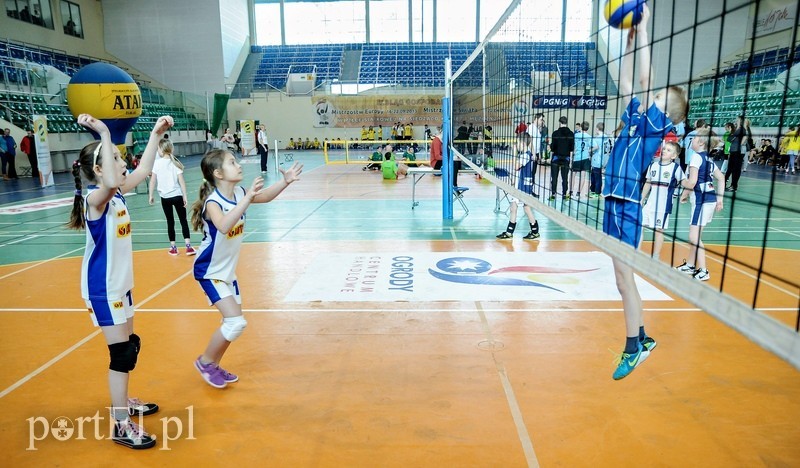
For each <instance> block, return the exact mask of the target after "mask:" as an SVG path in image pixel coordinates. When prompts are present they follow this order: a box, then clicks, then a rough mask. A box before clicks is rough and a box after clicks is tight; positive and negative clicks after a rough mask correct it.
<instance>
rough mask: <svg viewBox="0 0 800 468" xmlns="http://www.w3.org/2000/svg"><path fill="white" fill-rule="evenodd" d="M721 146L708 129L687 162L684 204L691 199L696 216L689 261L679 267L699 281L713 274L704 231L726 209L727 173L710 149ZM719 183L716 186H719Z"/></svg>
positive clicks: (699, 135) (697, 138) (692, 222)
mask: <svg viewBox="0 0 800 468" xmlns="http://www.w3.org/2000/svg"><path fill="white" fill-rule="evenodd" d="M719 143H720V141H719V138H717V137H716V135H714V133H713V132H712V131H711V130H709V129H708V128H704V129H701V130H698V131H697V135H696V136H695V138H694V140H692V150H693V151H694V152H693V153H692V156H691V159H689V161H687V165H686V167H687V172H688V175H687V177H686V179H684V180H682V181H681V186H682V187H684V188H687V189H689V190H685V191H684V192H683V195H681V203H685V202H686V200H687V199H688V198H689V197H690V194H691V201H692V215H691V219H690V224H689V259H690V260H691V263H689V261H687V260H686V259H684V260H683V263H682V264H681V265H678V266H677V267H675V269H676V270H678V271H680V272H681V273H686V274H689V275H692V276H693V277H694V279H696V280H698V281H708V280H709V278H711V275H710V274H709V273H708V269H707V268H706V249H705V245H703V239H702V236H703V228H704V227H705V226H706V224H708V223H710V222H711V220H712V219H713V218H714V212H715V211H720V210H722V207H723V206H722V205H723V203H722V200H723V195H724V187H725V174H723V173H722V171H720V170H719V169H718V168H717V166H716V165H715V164H714V162H713V161H712V160H711V158H709V157H708V150H709V148H714V147H715V146H717V145H718V144H719ZM715 181H716V184H715Z"/></svg>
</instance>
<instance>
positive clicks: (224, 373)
mask: <svg viewBox="0 0 800 468" xmlns="http://www.w3.org/2000/svg"><path fill="white" fill-rule="evenodd" d="M219 372H220V374H222V378H223V379H225V383H233V382H238V381H239V376H238V375H236V374H231V373H230V372H228V371H226V370H225V369H223V368H221V367H220V368H219Z"/></svg>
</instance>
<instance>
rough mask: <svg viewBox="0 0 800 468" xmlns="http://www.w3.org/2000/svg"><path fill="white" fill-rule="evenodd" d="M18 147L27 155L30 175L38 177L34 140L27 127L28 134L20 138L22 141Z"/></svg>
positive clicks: (37, 161)
mask: <svg viewBox="0 0 800 468" xmlns="http://www.w3.org/2000/svg"><path fill="white" fill-rule="evenodd" d="M19 149H20V150H22V152H23V153H25V154H27V155H28V162H29V163H30V165H31V177H33V178H34V179H38V178H39V160H38V159H37V157H36V140H35V139H34V136H33V130H31V129H28V134H27V135H25V136H24V137H23V138H22V141H21V142H20V144H19Z"/></svg>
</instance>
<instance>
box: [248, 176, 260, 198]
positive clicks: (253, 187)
mask: <svg viewBox="0 0 800 468" xmlns="http://www.w3.org/2000/svg"><path fill="white" fill-rule="evenodd" d="M263 189H264V178H263V177H261V176H258V177H256V178H255V179H253V183H252V184H250V192H249V194H250V198H251V199H252V198H253V197H255V196H256V195H258V194H259V193H260V192H261V190H263Z"/></svg>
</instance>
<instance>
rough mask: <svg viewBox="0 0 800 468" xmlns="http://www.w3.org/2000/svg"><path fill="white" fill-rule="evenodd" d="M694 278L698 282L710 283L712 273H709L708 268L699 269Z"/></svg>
mask: <svg viewBox="0 0 800 468" xmlns="http://www.w3.org/2000/svg"><path fill="white" fill-rule="evenodd" d="M692 276H693V277H694V279H696V280H697V281H708V279H709V278H711V273H709V272H708V269H706V268H702V269H700V268H698V269H697V271H695V273H694V274H693V275H692Z"/></svg>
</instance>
